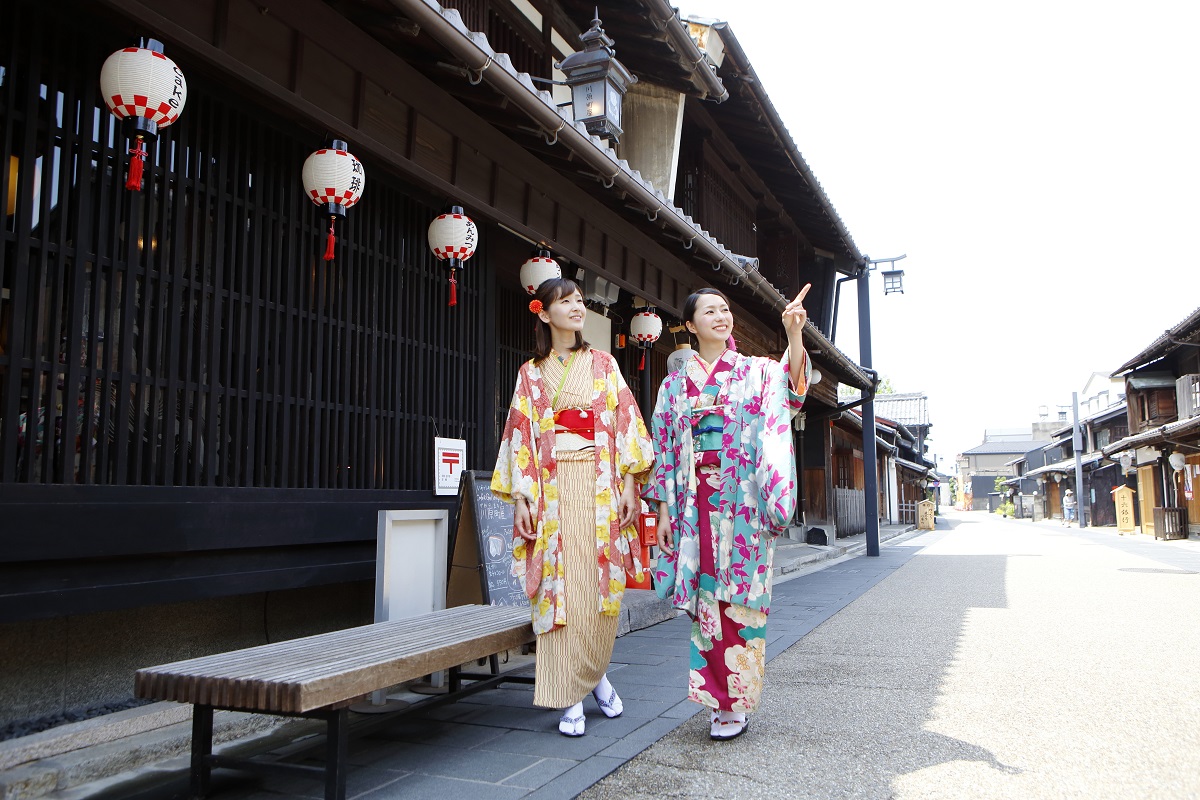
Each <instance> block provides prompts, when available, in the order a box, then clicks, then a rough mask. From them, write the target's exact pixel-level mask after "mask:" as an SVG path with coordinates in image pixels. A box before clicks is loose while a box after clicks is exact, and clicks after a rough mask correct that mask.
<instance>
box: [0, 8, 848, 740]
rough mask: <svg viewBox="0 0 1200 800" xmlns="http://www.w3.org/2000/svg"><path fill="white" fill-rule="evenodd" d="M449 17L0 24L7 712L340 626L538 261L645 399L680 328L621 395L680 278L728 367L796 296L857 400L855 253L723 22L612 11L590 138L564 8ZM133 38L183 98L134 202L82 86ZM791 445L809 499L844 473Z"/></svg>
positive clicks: (489, 441) (823, 442) (443, 500)
mask: <svg viewBox="0 0 1200 800" xmlns="http://www.w3.org/2000/svg"><path fill="white" fill-rule="evenodd" d="M447 5H448V6H454V7H455V8H443V7H441V6H436V5H431V4H428V3H425V2H422V1H421V0H391V1H390V2H388V1H386V0H350V1H348V2H320V1H319V0H289V2H287V3H278V4H270V5H269V6H268V5H267V4H264V3H258V2H252V0H156V2H153V3H152V2H149V1H148V0H146V1H144V2H143V1H141V0H102V1H101V0H93V1H92V2H87V1H86V0H63V2H59V3H52V4H47V3H37V2H33V0H13V2H9V3H6V4H4V6H3V8H2V10H0V149H2V151H3V152H2V154H0V155H2V156H3V158H4V160H5V162H6V163H7V164H8V169H7V170H0V191H3V192H4V193H5V194H6V196H7V198H8V202H7V208H6V211H7V213H6V216H5V219H4V225H3V230H2V231H0V244H2V249H0V502H2V503H3V516H2V521H0V673H2V674H5V675H6V676H10V675H11V676H17V677H14V679H13V680H12V681H6V684H7V686H8V688H7V689H5V690H0V700H2V702H0V707H3V708H4V709H5V712H4V714H3V715H0V724H2V723H3V722H6V721H8V720H9V719H14V718H20V717H31V716H37V715H39V714H49V713H53V712H55V711H58V710H61V709H62V708H64V707H65V708H71V707H79V706H84V705H87V704H88V703H90V702H95V701H108V700H111V699H114V698H118V699H119V698H121V697H125V696H127V695H128V692H129V688H130V687H129V685H128V675H129V672H130V670H131V669H133V668H136V667H138V666H144V665H145V664H146V663H152V662H159V661H163V660H167V659H168V657H169V658H175V657H185V656H188V655H194V654H197V653H200V652H206V651H208V650H213V649H226V648H228V647H231V646H235V645H237V646H240V645H247V644H255V643H259V642H261V641H263V640H266V639H275V638H282V637H286V636H292V635H297V634H299V633H304V632H312V631H313V630H319V629H322V628H330V627H339V626H345V625H348V624H356V623H359V622H363V621H366V620H367V619H368V618H369V615H370V613H371V597H372V593H373V589H372V580H373V578H374V575H375V551H376V542H375V535H376V519H377V516H378V513H379V511H381V510H384V509H445V510H447V511H449V512H451V513H453V511H454V509H455V504H456V501H455V498H453V497H443V496H437V495H435V494H434V492H433V483H434V479H433V475H434V464H433V439H434V437H435V436H453V437H459V438H462V439H465V440H466V441H467V462H468V463H467V466H468V467H470V468H473V469H490V468H491V466H492V463H493V460H494V456H495V452H496V448H497V437H498V435H499V429H500V425H501V422H502V419H503V414H504V411H505V408H506V406H507V403H508V400H509V397H510V395H511V391H512V386H513V381H514V376H515V374H516V370H517V368H518V366H519V365H520V363H521V362H522V361H523V360H525V359H526V358H527V357H528V354H529V350H530V346H531V338H532V337H531V323H530V320H529V318H528V316H526V315H527V314H528V312H527V311H526V310H525V304H526V299H527V298H526V296H525V295H524V292H523V291H522V289H521V288H520V286H519V282H518V278H517V274H518V270H519V268H520V265H521V263H522V262H523V261H524V260H525V258H527V257H528V255H529V254H530V250H531V246H532V244H533V243H536V242H544V243H546V244H547V246H549V248H550V249H551V251H552V252H553V254H554V256H555V258H556V259H558V260H559V262H560V263H561V264H562V266H563V269H564V273H565V274H566V275H567V276H568V277H573V278H578V279H579V280H580V281H581V282H582V283H583V284H584V285H585V287H586V291H587V294H588V296H589V300H590V305H591V307H592V309H593V311H594V312H595V313H594V314H593V315H591V316H592V317H594V319H593V320H592V323H593V324H594V326H595V327H594V328H593V330H595V331H599V335H598V338H597V341H595V344H597V346H601V347H604V348H605V349H611V350H613V351H614V352H616V353H617V354H618V356H619V359H620V361H621V364H622V367H623V369H624V371H625V374H626V376H627V377H628V378H629V379H630V383H631V384H632V385H633V387H634V389H635V392H637V393H639V394H641V395H644V394H645V393H646V392H648V391H653V390H654V388H655V387H657V385H658V383H659V382H660V381H661V379H662V378H663V377H664V375H665V369H666V367H665V365H666V357H667V355H669V353H670V351H671V349H672V347H673V344H674V339H673V337H672V336H671V335H670V334H665V335H664V338H663V339H662V340H660V341H659V343H658V345H657V347H656V349H655V350H654V351H653V352H652V353H651V354H650V357H649V358H647V360H646V363H647V370H648V373H647V377H646V380H644V381H642V380H639V379H637V378H635V377H634V376H635V374H636V372H637V369H636V367H637V363H638V355H639V353H637V352H635V351H633V350H632V348H626V349H623V350H622V349H621V348H620V347H619V346H618V343H617V335H618V334H622V333H627V332H628V329H627V320H628V319H629V318H630V317H631V316H632V314H633V313H634V304H635V298H636V299H637V301H645V302H648V303H650V304H652V305H654V306H656V307H657V308H658V309H659V311H660V313H661V314H662V315H663V316H664V318H665V321H666V322H667V323H668V324H671V323H673V322H676V321H677V318H678V315H679V313H680V312H681V309H682V305H683V301H684V298H685V297H686V296H687V294H688V293H690V292H691V291H692V290H694V289H696V288H698V287H700V286H703V285H716V286H718V287H719V288H722V289H723V290H725V291H726V292H727V293H728V294H729V295H730V297H731V300H732V301H733V303H734V306H735V312H736V314H737V322H738V334H739V340H740V342H741V344H742V348H743V349H744V350H747V351H749V352H752V353H755V354H763V355H766V354H773V355H778V354H779V353H780V352H781V350H782V348H783V346H784V342H785V339H784V337H783V334H782V329H781V327H780V325H779V322H778V320H779V317H778V314H779V312H780V311H781V310H782V308H783V305H784V303H785V302H786V297H785V295H786V296H788V297H790V295H791V294H792V293H793V292H795V291H796V290H797V289H798V287H799V286H801V285H803V284H804V283H806V282H811V283H812V284H813V286H814V290H813V293H812V294H811V295H810V303H809V305H810V306H811V314H812V320H813V323H814V324H813V325H811V326H810V330H808V331H807V332H806V337H807V340H808V342H809V346H810V349H811V352H812V354H813V357H814V361H815V363H816V365H817V366H818V367H819V368H820V369H821V370H822V371H823V372H824V374H825V376H826V380H825V381H824V382H822V383H821V384H819V385H817V386H816V387H815V388H814V391H813V393H812V397H811V399H810V406H809V408H808V409H807V413H808V415H809V418H810V419H813V420H823V419H828V418H829V417H830V416H831V415H834V414H837V413H840V411H839V410H838V402H837V396H836V392H837V388H836V387H837V384H838V383H848V384H850V385H851V386H854V387H856V388H859V389H868V388H869V387H870V380H869V378H868V377H867V375H866V374H865V373H864V372H863V371H862V370H861V369H860V368H858V367H857V366H856V365H855V364H854V363H853V362H852V361H851V360H850V359H849V358H847V357H846V356H845V355H843V354H841V353H840V352H839V351H837V349H836V348H835V347H833V346H832V345H831V344H830V343H829V341H828V338H827V334H828V333H829V325H830V324H831V318H832V315H833V313H834V296H835V293H834V282H835V280H836V278H837V276H838V275H847V274H852V273H853V272H854V271H855V270H856V269H858V268H859V267H860V266H861V258H862V257H861V255H860V254H859V253H858V252H857V250H856V248H855V246H854V243H853V241H852V240H851V239H850V236H849V234H848V233H847V231H846V229H845V227H844V225H843V224H842V222H841V221H840V219H838V217H837V214H836V212H835V211H834V210H833V208H832V206H831V205H830V203H829V200H828V198H827V197H826V196H825V194H824V192H823V190H822V189H821V187H820V185H819V184H818V183H817V182H816V180H815V178H814V177H813V176H812V175H811V172H810V171H809V170H808V167H807V165H806V164H805V163H804V161H803V159H802V158H801V156H800V154H799V151H798V150H797V149H796V146H795V144H794V143H793V142H792V140H791V138H790V136H789V135H788V134H787V131H786V129H784V128H783V125H782V123H781V122H780V120H779V117H778V114H777V113H776V112H775V110H774V108H773V107H772V106H771V104H770V102H769V99H768V98H767V97H766V95H765V92H764V90H763V87H762V85H761V82H760V81H758V80H757V79H756V76H754V73H753V69H752V67H751V65H750V62H749V60H748V58H747V57H746V54H745V53H744V52H742V50H741V48H740V46H739V45H738V44H737V42H736V39H735V38H734V37H733V36H732V34H731V33H729V32H728V31H726V32H725V49H724V58H723V59H722V60H721V63H720V65H719V66H718V65H717V63H716V62H717V59H715V58H714V57H713V56H712V54H711V53H709V52H705V51H702V50H701V49H699V48H698V45H697V43H696V41H695V40H694V39H693V38H692V36H691V35H690V34H689V31H688V28H687V26H686V25H684V24H683V23H682V22H680V21H679V20H678V18H677V16H676V14H675V12H674V11H673V10H672V9H671V8H670V6H669V5H668V4H667V3H666V2H665V0H661V1H660V0H623V1H622V2H616V3H611V4H609V5H608V6H607V7H606V8H605V9H604V14H605V20H604V22H605V26H606V29H607V32H608V34H609V35H610V36H612V37H613V38H614V39H615V40H616V42H617V49H618V56H619V57H620V58H621V59H622V61H624V62H625V63H626V64H627V66H629V68H630V69H631V70H632V71H633V72H634V73H635V74H637V75H638V76H639V78H640V80H639V84H638V85H637V86H638V87H640V88H638V89H637V92H635V93H631V95H630V97H629V98H627V101H626V103H627V104H626V115H627V117H626V129H627V133H626V136H625V137H623V138H622V142H621V143H620V144H619V145H617V146H616V148H615V149H614V148H613V147H612V146H610V144H609V143H607V142H604V141H602V140H600V139H597V138H596V137H594V136H590V135H589V134H587V132H586V131H585V130H584V128H583V126H582V124H578V123H573V122H572V121H571V120H570V119H569V117H570V108H569V106H567V107H566V108H562V107H560V103H561V102H562V96H561V93H560V94H559V95H552V94H550V93H549V92H547V91H545V90H546V89H548V88H549V89H552V90H553V91H559V92H560V91H561V87H557V88H556V87H553V86H552V85H550V84H544V83H536V82H534V80H533V79H534V78H538V79H544V80H554V79H555V78H556V77H558V78H560V77H561V74H558V73H557V70H556V67H555V64H556V62H558V61H560V60H561V59H562V58H563V57H564V56H565V55H567V54H568V52H566V51H569V50H570V49H571V48H573V47H574V48H577V47H578V46H579V45H578V36H579V34H580V33H581V32H583V31H584V30H586V28H587V27H588V25H589V24H590V21H591V19H592V16H593V13H594V6H593V5H591V4H587V3H582V2H575V1H574V0H534V1H533V2H532V3H524V4H520V5H517V4H513V3H509V2H501V1H499V0H495V1H493V0H464V1H463V2H456V3H448V4H447ZM472 31H478V32H481V33H483V34H484V35H485V36H484V37H480V36H472V35H471V33H472ZM717 33H718V34H719V33H720V31H718V32H717ZM144 37H154V38H156V39H158V40H160V41H162V42H163V43H164V45H165V49H166V53H167V55H169V56H170V57H171V58H172V59H174V60H175V61H176V62H177V63H178V64H179V65H180V67H181V69H182V70H183V71H184V73H185V74H186V76H187V81H188V100H187V105H186V108H185V110H184V112H183V114H182V115H181V117H180V119H179V121H178V122H176V123H175V124H174V125H172V126H171V127H170V128H168V129H165V130H164V132H163V135H162V136H161V137H160V138H159V140H158V141H157V142H156V143H154V144H152V145H151V147H150V148H149V155H148V159H147V163H146V174H145V181H144V184H145V186H144V190H143V191H142V192H140V193H134V192H129V191H126V190H125V189H124V188H123V182H124V176H125V171H126V167H127V163H128V156H127V150H128V148H129V144H128V141H127V139H126V137H125V135H124V133H123V131H122V128H121V126H120V125H119V124H118V120H116V119H115V118H114V117H113V116H112V115H111V114H109V113H108V111H107V109H106V108H105V105H104V103H103V101H102V98H101V97H100V96H99V94H100V93H99V86H98V74H99V69H100V66H101V64H102V63H103V62H104V59H105V58H106V57H107V56H108V55H109V54H110V53H112V52H113V51H115V50H117V49H119V48H122V47H126V46H129V45H132V44H137V43H138V42H139V40H140V39H142V38H144ZM672 109H677V111H673V110H672ZM673 113H674V114H676V116H675V117H671V116H670V115H671V114H673ZM663 131H667V132H668V135H665V136H660V135H659V134H660V133H662V132H663ZM639 132H640V136H639ZM334 137H336V138H339V139H343V140H345V141H347V142H348V143H349V146H350V149H351V150H352V152H354V154H355V155H356V156H357V157H358V158H359V159H360V160H361V161H362V163H363V165H364V166H365V169H366V175H367V185H366V189H365V192H364V197H363V200H362V201H361V202H360V203H359V204H358V205H356V206H355V207H353V208H352V209H350V211H349V213H348V216H347V218H346V219H345V220H344V221H342V222H340V223H339V227H338V244H337V251H336V258H334V259H333V260H332V261H325V260H324V259H323V258H322V251H323V248H324V239H323V236H324V233H323V232H324V228H325V227H326V222H325V221H324V220H322V219H321V218H320V216H319V215H318V214H317V213H316V210H315V208H314V206H313V205H312V203H311V202H310V201H309V200H308V199H307V197H306V196H305V195H304V193H303V190H302V186H301V181H300V169H301V165H302V164H303V162H304V159H305V157H306V156H307V155H308V154H309V153H310V152H312V151H313V150H315V149H318V148H320V147H323V146H325V145H326V144H327V143H328V142H329V140H330V139H331V138H334ZM451 203H454V204H458V205H461V206H463V207H465V208H466V210H467V213H468V214H470V215H471V216H472V217H473V218H474V219H475V221H476V222H477V224H478V226H479V230H480V237H479V238H480V246H479V249H478V251H477V252H476V254H475V256H474V257H473V258H472V259H471V260H470V261H468V262H467V263H466V267H465V269H463V270H460V272H459V276H458V281H459V283H458V304H457V305H456V306H454V307H450V306H448V305H447V294H448V284H447V271H446V269H445V268H444V266H443V265H442V264H441V263H440V262H438V261H437V260H436V259H435V258H434V257H433V256H432V255H431V253H430V250H429V248H428V246H427V243H426V229H427V227H428V225H429V222H430V221H431V220H432V219H433V218H434V217H435V216H436V215H437V214H438V213H440V212H441V211H442V210H444V209H445V208H446V207H447V206H448V205H449V204H451ZM643 401H644V398H643ZM809 429H810V430H813V429H817V430H819V435H808V436H806V437H805V438H804V440H803V442H802V445H801V448H800V452H801V453H803V454H804V456H803V457H804V459H805V462H806V463H805V465H804V470H803V473H804V475H805V481H804V485H805V492H806V497H807V498H810V500H809V501H808V502H811V504H813V505H814V506H815V505H816V504H818V503H819V504H822V506H825V505H829V504H831V503H832V500H831V494H832V492H833V486H834V478H833V476H834V473H835V472H836V471H837V470H839V469H841V467H840V466H838V465H839V464H840V462H838V461H837V460H836V457H835V456H834V451H835V447H834V444H833V440H832V432H831V429H830V427H829V425H828V424H824V423H822V424H819V425H814V424H810V425H809ZM68 632H70V634H71V635H70V636H68V635H67V633H68ZM101 643H104V646H103V647H101V646H100V644H101ZM16 650H20V651H23V652H40V653H44V654H45V656H44V658H39V659H36V660H35V661H36V663H34V664H33V665H32V666H31V665H30V664H28V663H26V661H24V660H20V659H18V658H17V657H16V656H14V655H12V654H13V653H14V652H15V651H16ZM3 653H8V655H3ZM18 662H19V663H18ZM62 665H68V666H66V667H64V666H62ZM22 670H24V671H23V672H22ZM70 672H74V673H75V676H76V679H74V680H68V673H70ZM84 673H86V677H84V678H83V679H79V678H78V676H79V675H80V674H84ZM38 686H44V687H45V691H39V690H38V689H37V688H36V687H38Z"/></svg>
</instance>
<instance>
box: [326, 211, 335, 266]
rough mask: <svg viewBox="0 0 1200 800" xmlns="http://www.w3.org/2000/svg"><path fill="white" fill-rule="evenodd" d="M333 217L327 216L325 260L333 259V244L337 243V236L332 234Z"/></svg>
mask: <svg viewBox="0 0 1200 800" xmlns="http://www.w3.org/2000/svg"><path fill="white" fill-rule="evenodd" d="M333 220H334V218H333V217H330V218H329V236H328V237H327V238H326V239H325V260H326V261H333V246H334V245H335V244H337V237H336V236H334V235H333Z"/></svg>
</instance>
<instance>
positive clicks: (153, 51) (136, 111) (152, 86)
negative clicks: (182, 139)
mask: <svg viewBox="0 0 1200 800" xmlns="http://www.w3.org/2000/svg"><path fill="white" fill-rule="evenodd" d="M100 94H101V96H103V97H104V104H105V105H106V106H108V110H109V111H111V112H112V113H113V115H114V116H116V117H117V118H118V119H122V120H129V122H128V123H127V125H128V126H129V128H131V129H132V131H131V135H132V136H133V137H134V145H133V147H131V148H130V149H129V154H130V156H131V158H130V161H129V177H128V179H127V180H126V181H125V188H126V189H130V190H132V191H139V190H141V188H142V168H143V165H144V163H145V160H146V149H145V146H144V145H145V141H146V140H147V139H150V140H153V139H154V138H155V137H157V136H158V130H159V128H165V127H167V126H168V125H170V124H171V123H173V122H175V120H177V119H179V115H180V113H182V111H183V106H184V104H185V103H186V102H187V80H186V79H185V78H184V77H183V71H182V70H181V69H179V67H178V65H176V63H175V62H174V61H172V60H171V59H169V58H167V57H166V56H165V55H163V53H162V43H161V42H158V41H155V40H154V39H151V40H149V42H147V46H146V47H126V48H124V49H123V50H118V51H117V52H115V53H113V54H112V55H110V56H109V57H108V58H106V59H105V60H104V65H103V66H102V67H101V68H100Z"/></svg>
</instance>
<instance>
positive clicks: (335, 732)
mask: <svg viewBox="0 0 1200 800" xmlns="http://www.w3.org/2000/svg"><path fill="white" fill-rule="evenodd" d="M349 724H350V715H349V712H348V711H347V709H345V708H339V709H337V710H336V711H330V712H329V720H328V723H327V724H326V732H325V800H346V737H347V735H348V733H349V731H348V728H349Z"/></svg>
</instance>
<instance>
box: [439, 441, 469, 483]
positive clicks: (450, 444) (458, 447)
mask: <svg viewBox="0 0 1200 800" xmlns="http://www.w3.org/2000/svg"><path fill="white" fill-rule="evenodd" d="M466 463H467V440H466V439H447V438H445V437H443V436H435V437H433V474H434V479H433V493H434V494H441V495H446V494H454V493H455V492H457V491H458V477H459V476H460V475H461V474H462V471H463V466H464V465H465V464H466Z"/></svg>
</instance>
